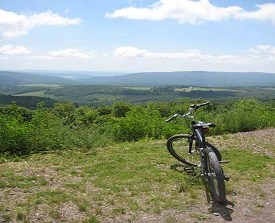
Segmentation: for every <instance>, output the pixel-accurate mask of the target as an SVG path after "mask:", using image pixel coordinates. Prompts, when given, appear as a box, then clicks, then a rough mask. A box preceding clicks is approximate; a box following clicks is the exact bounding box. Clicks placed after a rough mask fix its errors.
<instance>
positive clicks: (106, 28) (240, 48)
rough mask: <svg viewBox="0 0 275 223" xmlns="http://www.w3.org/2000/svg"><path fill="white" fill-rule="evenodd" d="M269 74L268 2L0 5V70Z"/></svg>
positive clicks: (274, 54)
mask: <svg viewBox="0 0 275 223" xmlns="http://www.w3.org/2000/svg"><path fill="white" fill-rule="evenodd" d="M14 69H15V70H25V69H27V70H66V71H70V70H74V71H77V70H79V71H115V72H140V71H178V70H207V71H261V72H274V73H275V1H274V0H269V1H268V0H267V1H256V0H249V1H240V0H225V1H217V0H215V1H214V0H213V1H210V0H199V1H192V0H100V1H96V0H77V1H75V0H47V1H46V0H44V1H42V0H0V70H14Z"/></svg>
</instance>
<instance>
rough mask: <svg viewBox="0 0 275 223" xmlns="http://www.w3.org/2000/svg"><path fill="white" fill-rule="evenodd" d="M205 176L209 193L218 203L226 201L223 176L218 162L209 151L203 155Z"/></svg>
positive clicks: (214, 155) (213, 153)
mask: <svg viewBox="0 0 275 223" xmlns="http://www.w3.org/2000/svg"><path fill="white" fill-rule="evenodd" d="M205 162H206V170H205V171H206V174H207V181H208V186H209V190H210V193H211V194H212V196H213V198H214V200H216V201H218V202H219V203H224V202H225V201H226V190H225V182H224V174H223V170H222V167H221V165H220V163H219V160H218V158H217V156H216V154H215V152H213V151H212V150H211V149H209V150H208V151H207V152H206V154H205Z"/></svg>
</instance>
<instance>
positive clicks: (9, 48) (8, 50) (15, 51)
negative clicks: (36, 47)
mask: <svg viewBox="0 0 275 223" xmlns="http://www.w3.org/2000/svg"><path fill="white" fill-rule="evenodd" d="M29 53H31V51H30V50H29V49H28V48H26V47H24V46H20V45H17V46H13V45H3V46H1V47H0V55H22V54H29Z"/></svg>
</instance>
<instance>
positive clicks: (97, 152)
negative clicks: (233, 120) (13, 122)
mask: <svg viewBox="0 0 275 223" xmlns="http://www.w3.org/2000/svg"><path fill="white" fill-rule="evenodd" d="M274 133H275V129H267V130H260V131H255V132H247V133H237V134H230V135H225V136H218V137H212V138H211V139H210V140H211V142H214V143H215V145H220V144H221V145H224V146H223V147H224V148H223V149H222V150H221V152H222V155H223V157H224V159H228V160H230V161H231V162H230V163H229V164H224V169H225V171H226V173H228V174H229V175H230V176H231V179H230V181H228V182H227V183H226V187H227V197H228V203H227V204H226V205H219V204H216V203H213V201H211V199H210V200H209V194H208V192H207V190H206V188H205V187H204V185H203V182H202V181H201V180H200V178H198V177H194V176H193V175H187V174H186V173H185V172H183V167H182V166H181V165H180V164H179V163H178V162H177V161H176V160H174V159H173V158H172V157H171V156H170V154H169V153H168V152H167V151H166V148H165V141H164V140H158V141H147V142H145V141H144V142H136V143H121V144H116V145H113V146H109V147H104V148H97V149H95V148H93V149H92V150H76V149H74V150H72V151H63V152H62V151H59V152H53V153H46V154H34V155H31V156H29V157H26V158H21V159H19V158H17V160H15V161H16V162H15V161H12V160H5V159H2V163H1V164H0V176H1V178H0V197H1V199H0V222H37V223H40V222H94V223H95V222H110V223H111V222H137V223H138V222H140V223H143V222H160V223H167V222H170V223H176V222H187V223H188V222H190V223H191V222H192V223H193V222H225V221H233V222H251V223H256V222H274V221H275V216H274V213H273V212H274V211H273V209H274V205H275V196H274V195H275V193H274V192H275V191H274V183H275V182H274V179H275V178H274V177H275V175H274V173H275V172H274V168H275V163H274V158H275V156H274V155H275V154H274V152H275V148H274V145H275V141H274V137H273V136H274ZM244 139H245V140H244ZM240 143H241V145H240ZM3 161H4V162H3Z"/></svg>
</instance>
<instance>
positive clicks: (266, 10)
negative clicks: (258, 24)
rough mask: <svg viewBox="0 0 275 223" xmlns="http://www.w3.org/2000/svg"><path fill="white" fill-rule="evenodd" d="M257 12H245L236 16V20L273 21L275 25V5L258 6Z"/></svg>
mask: <svg viewBox="0 0 275 223" xmlns="http://www.w3.org/2000/svg"><path fill="white" fill-rule="evenodd" d="M256 7H257V8H258V10H256V11H250V12H248V11H243V12H241V13H239V14H237V15H236V18H238V19H243V20H248V19H250V20H258V21H269V20H270V21H271V22H272V23H273V24H275V3H267V4H263V5H256Z"/></svg>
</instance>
